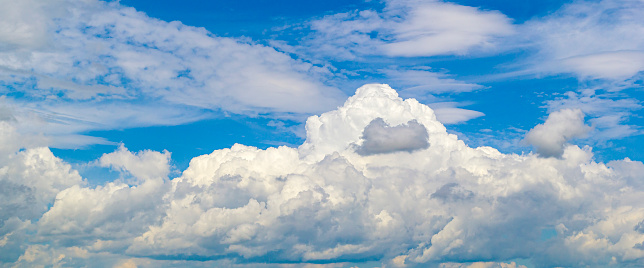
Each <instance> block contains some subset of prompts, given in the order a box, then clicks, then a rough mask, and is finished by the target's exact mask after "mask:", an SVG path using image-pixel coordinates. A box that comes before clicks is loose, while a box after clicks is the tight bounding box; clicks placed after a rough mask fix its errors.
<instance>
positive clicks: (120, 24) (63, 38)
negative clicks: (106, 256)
mask: <svg viewBox="0 0 644 268" xmlns="http://www.w3.org/2000/svg"><path fill="white" fill-rule="evenodd" d="M5 2H6V3H5ZM2 3H4V4H3V7H5V8H4V9H3V11H2V12H3V14H4V13H7V14H6V15H7V16H3V18H4V19H3V21H2V22H1V23H2V24H0V68H2V70H3V72H2V74H1V75H0V81H1V82H2V84H3V86H2V87H0V93H5V94H6V93H7V92H9V91H11V92H19V93H20V94H13V95H14V96H24V97H13V98H12V100H11V101H12V102H16V103H22V102H27V103H28V105H27V106H28V107H29V108H30V110H31V111H33V112H35V114H36V115H38V114H40V115H41V116H39V117H38V118H36V119H35V120H32V121H37V122H40V123H45V122H46V124H44V125H46V127H40V128H38V129H39V131H45V132H46V133H45V134H50V135H51V137H52V138H53V139H57V137H58V136H57V134H59V133H55V132H57V131H61V132H62V131H65V130H67V131H66V133H64V134H77V133H79V132H86V131H91V130H104V129H115V128H117V129H118V128H124V127H130V126H129V125H128V123H127V122H131V124H137V126H149V125H172V124H179V123H186V122H193V121H195V120H199V119H203V117H204V115H203V114H208V111H210V113H211V115H210V116H211V117H212V113H219V112H222V111H224V112H233V113H239V114H251V115H256V114H260V113H261V114H267V115H271V116H273V117H280V116H294V114H295V115H298V114H304V115H309V114H311V113H319V112H322V111H326V110H328V109H331V108H333V107H335V106H337V105H338V104H340V103H341V100H342V99H344V98H345V96H344V94H343V93H342V92H340V91H339V90H338V89H336V88H334V87H331V86H328V85H325V83H324V82H323V81H324V80H326V79H325V77H326V76H328V75H329V71H328V70H327V69H326V68H324V67H318V66H315V65H312V64H310V63H307V62H304V61H301V60H295V59H293V58H291V57H290V56H288V55H287V54H284V53H281V52H278V51H276V50H275V49H273V48H271V47H267V46H263V45H259V44H255V43H253V42H250V41H248V40H242V39H233V38H224V37H217V36H214V35H212V34H211V33H209V32H208V31H206V30H205V29H203V28H197V27H190V26H186V25H184V24H182V23H180V22H176V21H175V22H165V21H161V20H157V19H154V18H150V17H148V16H147V15H145V14H144V13H141V12H138V11H136V10H135V9H133V8H129V7H124V6H121V5H120V4H119V3H118V2H103V1H95V0H88V1H81V2H78V1H67V0H57V1H37V0H28V1H22V2H20V3H14V2H12V1H3V2H2ZM27 9H28V10H27ZM25 14H26V15H25ZM21 106H22V105H21ZM112 106H118V107H123V108H118V109H113V107H112ZM106 110H109V111H110V112H109V113H110V115H109V116H106V114H105V112H104V111H106ZM204 111H205V112H204ZM51 113H54V114H55V115H54V116H55V117H59V118H60V117H62V118H66V119H76V120H66V122H65V123H63V124H61V123H59V122H55V121H52V120H49V119H50V118H48V117H47V115H50V114H51ZM159 113H161V114H164V116H159V117H161V118H168V119H167V120H166V121H164V120H160V119H159V118H158V117H157V116H155V114H159ZM29 124H35V122H30V123H29ZM66 124H70V125H66ZM61 125H63V126H61ZM49 131H51V132H49ZM88 142H90V141H89V140H88ZM81 145H82V144H81Z"/></svg>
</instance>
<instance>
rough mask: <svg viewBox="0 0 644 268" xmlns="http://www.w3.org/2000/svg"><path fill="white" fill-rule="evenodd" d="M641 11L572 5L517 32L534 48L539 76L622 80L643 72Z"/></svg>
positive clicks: (622, 0) (610, 4)
mask: <svg viewBox="0 0 644 268" xmlns="http://www.w3.org/2000/svg"><path fill="white" fill-rule="evenodd" d="M642 12H644V2H642V1H630V0H602V1H574V2H572V3H570V4H567V5H565V6H564V7H563V8H562V9H560V10H559V11H557V12H554V13H553V14H551V15H549V16H546V17H543V18H537V19H535V20H532V21H529V22H527V23H526V24H525V25H524V26H522V27H524V29H522V31H521V32H524V33H526V34H525V36H527V37H528V40H529V42H530V44H531V45H536V46H537V49H538V55H537V56H536V57H535V58H534V67H535V68H536V69H537V70H538V71H539V72H549V73H573V74H575V75H577V76H579V77H580V78H582V79H610V80H626V79H630V78H633V77H634V76H638V73H640V72H642V71H644V63H643V62H644V37H643V36H644V17H643V16H642V15H641V14H642ZM535 41H536V42H535Z"/></svg>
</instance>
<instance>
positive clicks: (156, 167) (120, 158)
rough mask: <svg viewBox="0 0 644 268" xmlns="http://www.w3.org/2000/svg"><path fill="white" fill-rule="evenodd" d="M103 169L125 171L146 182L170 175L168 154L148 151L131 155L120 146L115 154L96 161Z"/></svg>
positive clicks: (106, 155)
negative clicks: (110, 168) (109, 168)
mask: <svg viewBox="0 0 644 268" xmlns="http://www.w3.org/2000/svg"><path fill="white" fill-rule="evenodd" d="M98 162H99V164H100V165H101V166H104V167H112V168H114V169H117V170H121V171H127V172H128V173H130V174H132V176H134V177H135V178H138V179H140V180H143V181H145V180H148V179H153V178H166V177H167V176H168V174H169V173H170V163H169V162H170V152H168V151H163V153H159V152H154V151H150V150H145V151H141V152H139V153H136V154H133V153H132V152H130V151H128V149H127V148H125V146H123V144H121V145H120V146H119V148H118V150H116V151H115V152H112V153H109V154H104V155H103V156H101V158H100V159H99V160H98Z"/></svg>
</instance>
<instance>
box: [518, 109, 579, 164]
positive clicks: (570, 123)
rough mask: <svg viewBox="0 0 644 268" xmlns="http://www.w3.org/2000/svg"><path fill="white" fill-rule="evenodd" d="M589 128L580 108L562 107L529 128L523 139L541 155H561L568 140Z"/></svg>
mask: <svg viewBox="0 0 644 268" xmlns="http://www.w3.org/2000/svg"><path fill="white" fill-rule="evenodd" d="M590 130H591V127H589V126H587V125H585V124H584V113H583V112H582V111H581V110H580V109H562V110H559V111H556V112H552V113H550V115H548V119H546V122H544V123H543V124H539V125H537V126H535V127H534V128H533V129H531V130H530V131H529V132H528V133H527V134H526V137H525V141H526V142H527V143H529V144H531V145H533V146H534V147H536V149H537V153H539V155H541V156H544V157H561V155H562V154H563V153H564V149H565V145H566V143H567V142H568V141H569V140H571V139H573V138H579V137H583V136H585V135H586V134H587V133H588V132H589V131H590Z"/></svg>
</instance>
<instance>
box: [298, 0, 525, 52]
mask: <svg viewBox="0 0 644 268" xmlns="http://www.w3.org/2000/svg"><path fill="white" fill-rule="evenodd" d="M385 5H386V6H385V8H384V9H383V10H382V11H381V12H377V11H373V10H362V11H353V12H348V13H340V14H334V15H329V16H326V17H324V18H322V19H319V20H315V21H312V22H311V29H312V30H313V31H314V33H313V35H312V36H310V37H309V38H308V39H307V40H305V46H306V49H307V50H309V51H310V52H313V53H315V54H321V55H327V56H332V57H335V58H345V59H354V58H356V57H362V56H366V55H385V56H392V57H417V56H435V55H462V54H467V53H469V52H471V51H475V50H477V51H481V50H486V49H490V48H493V47H494V46H495V41H496V39H498V38H499V37H503V36H507V35H510V34H512V33H513V32H514V29H513V26H512V24H511V21H510V19H509V18H507V17H506V16H505V15H503V14H501V13H500V12H497V11H483V10H480V9H478V8H475V7H469V6H462V5H458V4H454V3H448V2H443V1H415V0H390V1H385Z"/></svg>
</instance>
